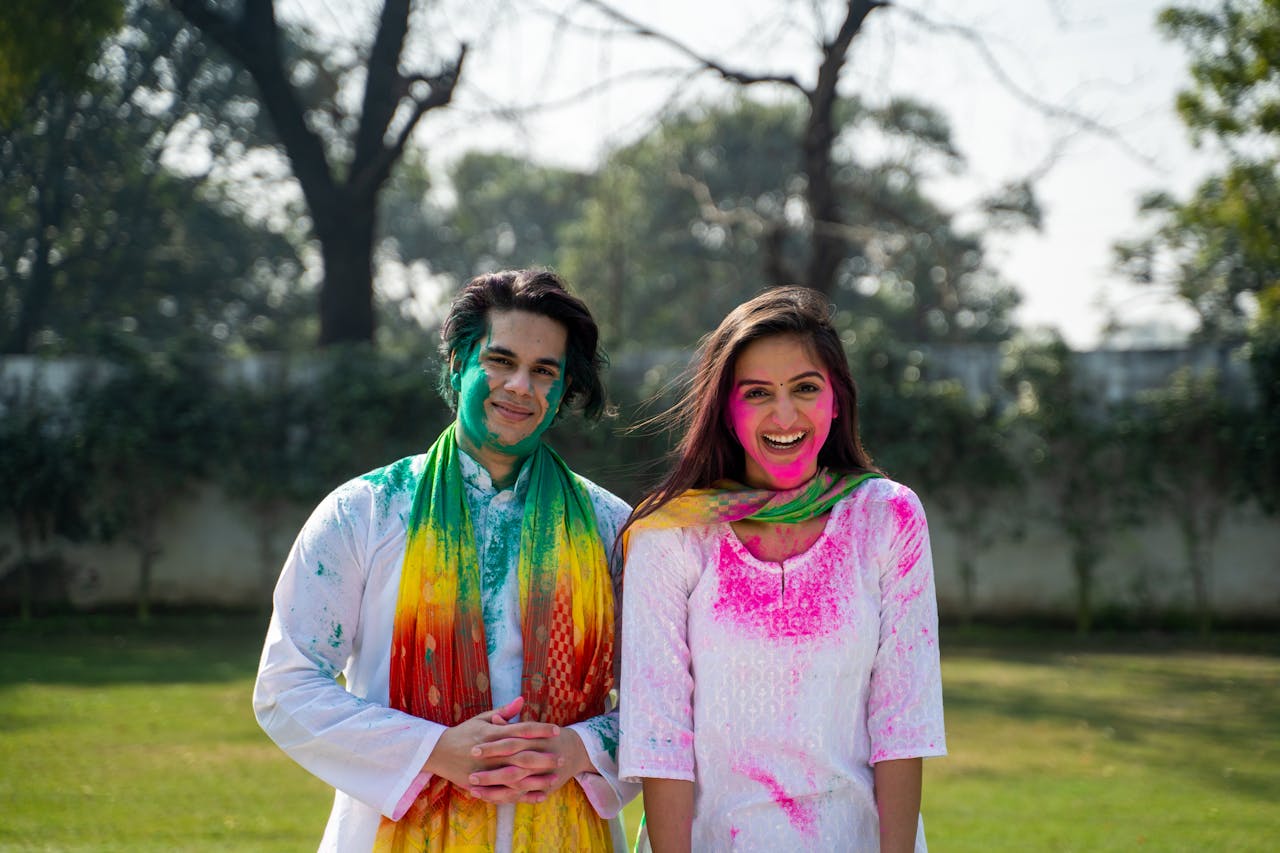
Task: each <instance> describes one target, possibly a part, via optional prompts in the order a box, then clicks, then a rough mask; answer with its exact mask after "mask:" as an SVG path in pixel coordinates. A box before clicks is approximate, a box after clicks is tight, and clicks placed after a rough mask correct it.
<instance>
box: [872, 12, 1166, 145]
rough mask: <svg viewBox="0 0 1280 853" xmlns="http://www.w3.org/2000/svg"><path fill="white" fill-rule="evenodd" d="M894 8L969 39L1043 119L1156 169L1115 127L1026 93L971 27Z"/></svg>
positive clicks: (1001, 81) (1001, 79) (1002, 82)
mask: <svg viewBox="0 0 1280 853" xmlns="http://www.w3.org/2000/svg"><path fill="white" fill-rule="evenodd" d="M896 11H897V12H898V13H899V14H901V15H903V16H904V17H906V18H908V19H910V20H912V21H914V22H915V23H917V24H919V25H920V26H921V27H923V28H925V29H927V30H930V31H932V32H935V33H942V34H946V35H953V36H957V37H959V38H960V39H962V40H963V41H966V42H968V43H969V45H970V46H972V47H973V49H974V50H975V51H976V52H977V54H978V56H979V58H981V59H982V61H983V64H985V65H986V66H987V69H988V70H989V71H990V72H991V74H992V76H993V77H995V79H996V82H998V83H999V84H1000V85H1001V86H1003V87H1004V88H1005V90H1006V91H1008V92H1009V93H1010V94H1011V95H1013V96H1014V97H1015V98H1017V99H1018V100H1019V101H1021V102H1022V103H1024V104H1026V105H1027V106H1029V107H1031V108H1032V109H1034V110H1035V111H1036V112H1038V113H1040V114H1041V115H1043V116H1045V117H1046V118H1050V119H1055V120H1059V121H1064V122H1067V123H1070V124H1074V125H1076V126H1077V127H1079V128H1081V129H1083V130H1087V131H1089V132H1090V133H1095V134H1097V135H1098V136H1101V137H1103V138H1105V139H1107V140H1109V141H1111V142H1113V143H1115V144H1116V145H1118V146H1119V147H1120V148H1121V149H1123V150H1124V151H1125V152H1126V153H1127V154H1129V155H1130V156H1131V157H1133V158H1134V159H1136V160H1138V161H1140V162H1142V163H1143V164H1145V165H1147V166H1149V167H1151V168H1153V169H1156V168H1159V166H1158V164H1157V163H1156V161H1155V159H1154V158H1152V157H1151V156H1149V155H1147V154H1145V153H1143V152H1142V151H1139V150H1138V149H1137V148H1136V147H1134V145H1133V144H1132V143H1131V142H1129V141H1128V140H1127V139H1125V138H1124V136H1123V135H1121V134H1120V132H1119V131H1117V130H1116V129H1115V128H1113V127H1109V126H1107V125H1106V124H1103V123H1102V122H1101V121H1099V120H1098V119H1095V118H1093V117H1092V116H1088V115H1085V114H1084V113H1082V112H1079V111H1078V110H1073V109H1070V108H1068V107H1063V106H1060V105H1058V104H1053V103H1050V102H1048V101H1046V100H1044V99H1043V98H1039V97H1036V96H1035V95H1033V94H1032V93H1031V92H1028V91H1027V90H1026V89H1024V88H1023V87H1022V86H1020V85H1019V84H1018V82H1017V81H1016V80H1014V79H1013V77H1012V75H1010V74H1009V72H1007V71H1006V70H1005V68H1004V66H1003V65H1001V64H1000V60H999V59H998V58H997V57H996V55H995V53H994V52H993V51H992V50H991V48H990V46H989V45H988V44H987V42H986V39H984V38H983V36H982V34H981V33H979V32H978V31H977V30H975V29H973V28H972V27H967V26H965V25H963V24H953V23H941V22H938V21H935V20H932V19H931V18H928V17H926V16H925V15H923V14H922V13H920V12H917V11H915V10H913V9H905V8H903V7H900V6H899V7H897V9H896Z"/></svg>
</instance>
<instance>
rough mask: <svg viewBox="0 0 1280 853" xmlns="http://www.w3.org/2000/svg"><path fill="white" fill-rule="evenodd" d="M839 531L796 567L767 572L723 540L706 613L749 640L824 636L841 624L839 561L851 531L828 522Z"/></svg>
mask: <svg viewBox="0 0 1280 853" xmlns="http://www.w3.org/2000/svg"><path fill="white" fill-rule="evenodd" d="M830 523H831V524H838V525H839V528H838V529H835V530H831V531H829V534H830V535H827V534H824V535H823V536H822V537H821V538H820V539H819V540H818V542H817V543H816V544H815V545H814V546H813V548H812V549H811V551H810V552H809V553H808V554H806V556H805V563H804V565H803V566H802V567H799V568H798V569H788V570H787V571H786V590H785V593H784V591H783V576H782V572H781V571H767V570H765V569H764V568H763V567H761V566H760V565H758V564H755V563H753V562H750V561H748V560H747V559H746V558H745V557H744V555H743V554H742V553H741V552H740V550H739V549H738V548H736V547H734V543H733V540H732V538H731V537H730V536H726V537H725V539H724V540H723V541H722V542H721V544H720V552H719V555H718V557H717V575H718V577H719V589H718V592H717V597H716V600H715V603H714V604H713V605H712V613H714V614H715V617H716V618H717V619H718V620H721V621H725V622H730V623H733V624H734V625H736V626H738V627H739V628H740V629H741V630H742V631H743V632H744V633H747V634H750V635H751V636H755V637H763V638H767V639H771V640H781V639H789V638H798V637H825V636H828V635H830V634H832V633H834V632H835V631H837V630H839V629H840V628H841V626H843V625H844V623H845V620H844V618H843V614H844V609H845V605H846V601H847V595H848V592H849V590H851V589H852V588H853V583H852V580H851V579H850V578H849V576H848V575H849V572H850V568H849V566H848V565H847V561H846V560H845V559H843V557H844V554H843V551H844V549H845V548H847V547H848V542H849V540H850V539H851V536H852V531H849V530H845V529H842V528H847V527H849V524H848V521H847V519H841V520H840V521H836V520H834V519H833V520H832V521H831V522H830Z"/></svg>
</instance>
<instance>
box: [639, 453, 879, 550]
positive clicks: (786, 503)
mask: <svg viewBox="0 0 1280 853" xmlns="http://www.w3.org/2000/svg"><path fill="white" fill-rule="evenodd" d="M879 476H880V475H879V474H875V473H866V474H832V473H831V472H830V471H828V470H827V469H825V468H823V469H822V470H820V471H819V472H818V473H817V474H816V475H814V477H812V478H811V479H810V480H809V481H808V482H806V483H803V484H802V485H799V486H797V487H796V488H794V489H787V490H785V491H773V490H771V489H749V488H747V487H746V486H744V485H742V484H741V483H736V482H734V481H733V480H721V481H720V482H718V483H716V484H715V486H714V487H713V488H710V489H689V490H688V491H687V492H684V493H683V494H681V495H679V496H678V497H675V498H672V499H671V500H670V501H668V502H667V503H665V504H663V505H662V506H660V507H659V508H658V509H657V510H656V511H655V512H653V513H651V514H649V515H646V516H644V517H642V518H639V519H637V520H636V521H635V522H634V523H633V524H632V525H631V526H630V527H628V528H627V534H626V536H625V537H624V538H628V539H629V538H630V534H631V532H632V531H633V530H644V529H645V528H661V527H692V526H693V525H696V524H719V523H722V522H733V521H743V520H749V521H762V522H766V523H774V524H795V523H798V522H801V521H808V520H809V519H811V518H815V517H817V516H819V515H822V514H823V513H826V512H830V511H831V508H832V507H833V506H835V505H836V503H838V502H839V501H840V500H841V499H842V498H844V497H845V496H846V495H848V494H849V493H851V492H852V491H853V490H854V489H856V488H857V487H858V486H860V485H862V484H863V483H864V482H866V481H867V480H870V479H872V478H875V477H879ZM623 547H624V548H625V547H626V543H625V542H624V543H623Z"/></svg>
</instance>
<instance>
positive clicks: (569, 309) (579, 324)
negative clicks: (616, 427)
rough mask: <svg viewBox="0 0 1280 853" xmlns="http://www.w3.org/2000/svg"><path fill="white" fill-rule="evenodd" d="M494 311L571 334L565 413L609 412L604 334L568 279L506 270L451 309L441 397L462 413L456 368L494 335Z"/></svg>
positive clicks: (470, 286)
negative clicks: (522, 315) (529, 317)
mask: <svg viewBox="0 0 1280 853" xmlns="http://www.w3.org/2000/svg"><path fill="white" fill-rule="evenodd" d="M490 311H527V312H529V313H530V314H539V315H541V316H543V317H547V318H549V319H552V320H555V321H556V322H557V323H559V324H560V325H561V326H563V327H564V330H565V379H566V380H567V385H568V387H567V388H566V389H565V395H564V400H563V408H570V409H580V410H581V411H582V414H583V417H585V418H587V419H588V420H596V419H597V418H599V417H600V415H601V414H602V413H603V412H604V410H605V403H606V400H605V391H604V383H603V382H602V381H601V379H600V372H601V370H603V369H604V366H605V365H606V364H607V359H606V358H605V355H604V353H603V352H602V351H601V350H600V346H599V343H600V330H599V328H597V326H596V321H595V319H594V318H593V317H592V316H591V312H590V311H588V310H587V306H586V305H585V304H584V303H583V301H582V300H581V299H579V298H578V297H576V296H573V295H572V294H570V293H569V291H568V288H567V287H566V285H565V283H564V281H563V279H561V278H560V276H558V275H556V274H555V273H553V272H550V271H548V270H504V271H503V272H495V273H486V274H484V275H478V276H476V277H475V278H473V279H471V281H469V282H467V286H466V287H464V288H463V289H462V292H461V293H459V294H458V295H457V296H456V297H454V300H453V303H452V304H451V305H450V306H449V316H447V317H445V320H444V324H443V325H442V326H441V327H440V354H441V356H443V357H444V362H445V363H444V370H442V371H441V373H440V386H439V387H440V396H442V397H444V399H445V402H447V403H448V404H449V408H451V409H457V407H458V392H457V391H456V390H454V388H453V386H452V385H451V384H450V381H449V372H450V369H451V365H450V362H451V361H452V359H453V358H454V357H457V358H460V359H461V358H466V356H467V355H468V354H469V353H470V352H471V348H472V347H473V346H475V345H476V342H477V341H479V340H480V338H481V337H482V336H483V335H484V334H485V333H486V332H488V330H489V312H490Z"/></svg>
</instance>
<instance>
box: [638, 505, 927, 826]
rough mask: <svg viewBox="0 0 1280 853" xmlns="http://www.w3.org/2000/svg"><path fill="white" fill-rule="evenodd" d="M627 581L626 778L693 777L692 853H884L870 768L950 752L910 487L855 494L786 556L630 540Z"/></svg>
mask: <svg viewBox="0 0 1280 853" xmlns="http://www.w3.org/2000/svg"><path fill="white" fill-rule="evenodd" d="M626 578H627V597H626V602H625V604H624V617H623V636H624V637H625V638H626V642H625V644H624V645H623V655H622V688H621V711H622V741H621V747H620V754H619V764H620V771H619V772H620V774H621V776H622V778H624V779H631V780H635V781H639V780H640V779H642V778H644V777H651V778H666V779H685V780H691V781H693V782H694V783H695V788H694V790H695V794H694V797H695V799H694V819H693V849H694V850H698V851H718V850H731V849H740V850H791V851H799V850H876V849H878V847H879V819H878V816H877V812H876V805H875V795H874V784H873V778H874V777H873V772H872V765H874V764H875V763H876V762H879V761H884V760H888V759H897V758H915V757H921V756H932V755H944V754H945V753H946V742H945V739H944V735H943V724H942V684H941V678H940V674H939V666H938V643H937V624H938V617H937V604H936V602H935V598H934V584H933V565H932V558H931V556H930V552H929V533H928V527H927V524H926V522H925V517H924V511H923V509H921V507H920V502H919V500H918V499H917V498H916V496H915V494H914V493H913V492H912V491H911V490H910V489H907V488H906V487H904V486H901V485H899V484H897V483H894V482H892V481H890V480H884V479H877V480H870V481H868V482H866V483H864V484H863V485H862V486H860V487H858V489H856V490H855V491H854V492H853V493H852V494H851V495H849V496H848V497H846V498H845V499H843V500H842V501H840V502H839V503H838V504H837V505H836V506H835V507H834V509H833V510H832V512H831V515H830V518H829V520H828V521H827V524H826V527H825V529H824V530H823V532H822V534H821V536H820V537H819V538H818V540H817V541H816V542H815V543H814V545H813V546H812V547H811V548H809V549H808V550H807V551H805V552H804V553H803V554H799V555H797V556H796V557H793V558H791V559H788V560H786V561H784V562H783V563H770V562H765V561H762V560H759V559H757V558H755V557H753V556H752V555H751V554H750V553H749V552H748V551H747V549H746V548H745V547H744V546H743V545H742V543H741V541H740V540H739V539H738V537H737V536H736V534H735V533H734V532H733V530H732V528H731V527H730V526H729V525H728V524H715V525H702V526H697V527H688V528H683V529H670V530H639V531H636V532H635V533H634V535H633V536H632V539H631V543H630V549H629V552H628V555H627V569H626ZM916 849H917V850H924V849H925V847H924V831H923V825H921V828H920V829H919V831H918V833H917V843H916Z"/></svg>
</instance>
